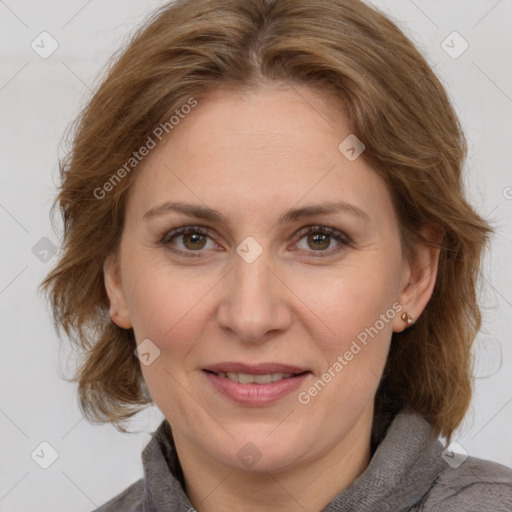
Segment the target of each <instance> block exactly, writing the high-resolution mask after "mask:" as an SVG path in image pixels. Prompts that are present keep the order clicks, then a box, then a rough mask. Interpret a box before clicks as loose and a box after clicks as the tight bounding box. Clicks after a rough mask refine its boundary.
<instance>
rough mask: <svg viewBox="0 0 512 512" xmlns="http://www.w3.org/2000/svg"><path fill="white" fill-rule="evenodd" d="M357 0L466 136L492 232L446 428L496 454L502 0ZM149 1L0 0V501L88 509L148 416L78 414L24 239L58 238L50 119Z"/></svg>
mask: <svg viewBox="0 0 512 512" xmlns="http://www.w3.org/2000/svg"><path fill="white" fill-rule="evenodd" d="M372 3H374V4H375V5H376V6H378V7H380V8H381V9H383V10H384V11H385V12H387V13H388V14H389V15H391V16H392V17H393V18H394V19H395V20H396V21H398V22H399V24H400V26H401V27H402V28H403V29H404V30H405V31H406V33H407V34H408V35H409V36H410V37H411V38H413V40H415V41H416V43H417V44H418V45H419V47H420V49H421V50H422V51H423V53H424V54H425V55H426V56H427V58H428V60H429V62H430V63H431V65H432V66H435V72H436V73H437V74H438V76H439V77H440V78H441V80H442V81H443V83H444V84H445V85H446V87H447V89H448V91H449V94H450V96H451V98H452V100H453V102H454V104H455V107H456V109H457V112H458V114H459V116H460V118H461V121H462V123H463V126H464V128H465V131H466V134H467V136H468V139H469V158H468V161H467V172H468V174H467V180H466V183H467V190H468V194H469V197H470V200H471V201H472V203H473V204H474V206H475V208H476V209H477V210H478V211H479V212H480V213H481V214H482V215H483V216H484V217H486V218H488V219H490V220H491V221H492V222H493V223H494V225H495V226H496V227H497V229H498V233H497V235H496V236H495V238H494V241H493V244H492V247H491V249H490V252H489V254H488V256H487V257H486V260H485V268H486V273H485V281H484V284H485V287H484V288H483V290H482V294H481V303H482V306H483V308H484V310H483V314H484V324H483V327H482V331H481V334H480V335H479V336H478V338H477V341H476V344H475V353H476V356H477V359H478V364H477V369H476V373H477V376H478V379H477V380H476V383H475V396H474V400H473V404H472V407H471V409H470V412H469V413H468V416H467V417H466V420H465V421H464V423H463V425H462V426H461V428H460V429H459V431H458V433H457V436H456V440H457V441H458V442H459V444H460V445H461V446H463V447H464V448H465V449H466V450H467V451H468V452H469V453H470V455H473V456H477V457H482V458H487V459H492V460H495V461H497V462H501V463H503V464H506V465H508V466H512V440H511V439H512V434H511V430H510V425H512V357H511V355H512V341H511V335H510V327H511V325H512V322H511V319H512V292H511V290H512V272H511V267H510V264H509V263H510V261H511V260H512V243H511V242H512V173H511V172H510V148H511V147H512V140H511V134H512V126H511V124H512V73H511V64H510V62H511V59H510V55H512V35H511V32H512V31H511V30H510V21H511V20H512V2H511V1H510V0H499V1H498V0H480V1H476V0H473V1H467V0H457V1H455V0H452V1H450V2H447V1H445V0H429V1H427V0H415V1H412V0H399V1H391V0H388V1H382V0H374V1H373V2H372ZM161 4H162V2H159V1H156V0H153V1H150V0H145V1H140V0H139V1H135V0H129V1H128V0H123V1H121V0H115V1H114V0H104V1H101V2H100V1H98V0H90V1H85V0H73V1H70V0H68V1H64V0H61V1H58V0H47V1H45V2H37V1H35V0H31V1H23V0H19V1H16V0H6V1H0V42H1V50H0V51H1V59H2V65H1V69H0V109H1V118H0V119H1V122H0V126H1V137H0V140H1V148H0V162H1V179H0V233H1V253H0V254H1V265H0V313H1V322H2V339H1V347H2V350H1V357H0V393H1V394H0V432H1V438H0V464H1V466H0V511H10V512H16V511H52V512H58V511H67V512H69V511H88V510H92V509H94V508H95V507H96V506H99V505H100V504H102V503H104V502H105V501H107V500H108V499H110V498H112V497H113V496H114V495H115V494H117V493H119V492H120V491H121V490H123V489H125V488H126V487H127V486H128V485H129V484H131V483H132V482H134V481H135V480H137V479H138V478H140V477H141V476H142V465H141V461H140V454H141V451H142V449H143V448H144V446H145V445H146V443H147V442H148V440H149V437H150V432H151V431H152V430H154V429H155V428H156V427H157V425H158V424H159V423H160V421H161V419H162V415H161V413H160V412H159V411H158V410H157V409H156V408H155V407H153V408H150V409H148V410H147V411H145V412H143V413H140V414H139V415H137V416H136V417H135V418H134V421H133V422H132V430H138V431H139V432H140V433H138V434H121V433H119V432H118V431H117V430H115V429H114V428H113V427H112V426H110V425H105V426H94V425H91V424H89V423H88V422H87V421H86V420H84V419H83V418H82V415H81V413H80V411H79V409H78V406H77V402H76V389H75V387H74V385H72V384H69V383H67V382H66V381H64V380H63V379H61V377H60V376H59V372H58V363H59V358H60V360H61V365H60V366H61V370H60V371H61V374H62V372H64V373H65V374H66V371H67V368H68V366H69V364H68V363H66V354H67V352H66V350H65V347H66V341H64V342H63V343H62V346H63V347H64V349H63V350H62V351H61V353H60V356H59V341H58V338H57V336H56V334H55V332H54V330H53V327H52V321H51V318H50V315H49V309H48V307H47V306H46V304H45V303H44V301H43V299H42V297H41V296H39V295H38V294H37V292H36V288H37V286H38V284H39V283H40V281H41V280H42V279H43V277H44V276H45V274H46V273H47V272H48V270H49V268H51V265H52V264H54V263H55V258H52V259H50V260H49V261H47V262H42V261H40V259H39V258H37V257H36V255H34V253H33V252H32V248H33V247H34V245H36V244H37V243H38V242H39V241H40V240H41V239H42V238H44V237H47V238H48V239H50V240H51V241H52V242H53V243H54V244H55V245H56V246H58V245H59V233H54V232H53V231H52V227H51V224H50V219H49V208H50V204H51V201H52V199H53V197H54V194H55V186H56V184H57V181H58V180H57V177H58V166H57V158H58V155H59V154H61V155H62V151H63V147H65V146H63V134H64V133H65V129H66V127H67V126H68V124H69V123H70V122H71V121H72V120H73V119H74V118H75V116H76V115H77V114H78V112H79V110H80V108H81V106H82V105H83V104H84V101H85V100H86V99H87V98H88V97H89V94H90V90H91V89H93V88H94V87H95V85H96V84H97V76H98V73H99V72H100V70H102V68H103V66H104V65H105V63H106V61H107V59H108V58H109V56H110V55H111V54H112V53H113V52H114V51H115V50H117V49H118V48H119V46H120V45H121V44H122V42H123V41H124V40H125V38H126V36H127V34H128V33H129V31H130V30H132V29H133V28H134V27H135V26H137V25H138V24H139V23H140V22H141V21H142V20H143V19H144V18H145V16H147V15H148V13H150V12H151V10H152V9H153V8H154V7H156V6H158V5H161ZM42 31H47V32H49V33H50V34H51V35H52V37H53V38H55V40H56V41H57V42H58V45H59V47H58V49H57V50H56V51H55V53H53V54H52V55H51V56H50V57H49V58H47V59H43V58H41V57H40V56H39V55H38V54H36V53H35V51H33V50H32V48H31V42H32V41H33V40H34V39H35V38H36V37H37V36H38V35H39V34H40V33H41V32H42ZM453 31H457V32H459V33H460V34H461V35H462V37H463V38H464V39H465V40H466V41H467V42H468V44H469V47H468V49H467V50H466V51H465V52H464V53H463V54H462V55H461V56H460V57H458V58H456V59H454V58H452V57H450V56H449V55H448V54H447V53H445V51H444V50H443V49H442V47H441V44H442V42H443V41H444V40H445V39H446V38H447V36H448V35H449V34H451V33H452V32H453ZM448 41H449V40H448ZM454 44H455V43H454ZM456 44H459V43H456ZM39 243H41V242H39ZM67 375H69V372H68V373H67ZM484 377H486V378H484ZM42 441H46V442H48V443H50V444H51V445H52V446H53V447H54V449H55V450H56V451H57V452H58V458H57V460H56V461H55V462H54V463H53V464H52V465H51V466H50V467H49V468H48V469H42V468H40V467H39V466H38V465H37V464H36V463H35V462H34V461H33V460H32V458H31V456H30V454H31V452H32V451H33V450H34V449H35V448H36V447H37V446H38V445H39V444H40V443H41V442H42Z"/></svg>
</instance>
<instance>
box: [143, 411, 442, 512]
mask: <svg viewBox="0 0 512 512" xmlns="http://www.w3.org/2000/svg"><path fill="white" fill-rule="evenodd" d="M374 430H375V429H374ZM381 431H382V432H381V434H382V436H384V437H383V439H377V440H376V443H378V445H377V446H376V449H375V451H374V453H373V454H372V458H371V460H370V463H369V465H368V467H367V468H366V469H365V470H364V471H363V473H361V475H359V477H357V478H356V480H354V482H353V483H352V484H351V485H350V486H349V487H348V488H346V489H344V490H343V491H341V492H340V493H339V494H338V495H337V496H336V497H335V498H334V499H333V500H332V501H331V502H330V503H329V505H327V507H326V508H324V512H352V511H356V510H357V511H358V512H386V511H390V512H391V511H393V512H397V511H399V510H408V509H409V508H410V507H411V506H412V505H413V504H415V503H417V502H418V501H420V500H421V498H422V496H424V495H425V494H426V493H427V492H428V490H429V489H430V487H431V485H432V483H433V481H434V480H435V478H436V476H437V475H438V474H439V473H440V471H441V470H442V469H443V467H444V466H445V463H444V461H443V459H442V458H441V452H442V451H443V449H444V447H443V445H442V444H441V442H440V441H438V440H437V439H436V438H435V437H434V436H433V434H432V431H431V427H430V425H429V424H428V422H427V421H426V420H425V419H424V418H423V417H422V416H420V415H418V414H416V413H412V412H406V411H402V412H400V413H398V414H397V415H396V416H395V417H394V419H393V420H392V421H391V423H390V425H389V427H388V428H387V429H384V430H382V429H381ZM379 441H380V442H379ZM142 462H143V467H144V498H143V511H144V512H173V511H188V510H190V511H193V510H194V508H193V507H192V504H191V503H190V501H189V499H188V497H187V495H186V494H185V491H184V482H183V475H182V472H181V466H180V464H179V460H178V457H177V454H176V449H175V446H174V442H173V439H172V433H171V430H170V427H169V424H168V422H167V420H164V421H162V423H161V424H160V426H159V427H158V429H157V430H156V431H155V432H154V434H153V436H152V438H151V440H150V442H149V443H148V445H147V446H146V448H145V449H144V451H143V453H142Z"/></svg>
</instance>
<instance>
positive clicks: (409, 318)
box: [400, 313, 413, 325]
mask: <svg viewBox="0 0 512 512" xmlns="http://www.w3.org/2000/svg"><path fill="white" fill-rule="evenodd" d="M400 318H401V319H402V320H403V321H404V322H407V325H411V324H412V323H413V318H412V316H411V315H409V314H408V313H402V316H401V317H400Z"/></svg>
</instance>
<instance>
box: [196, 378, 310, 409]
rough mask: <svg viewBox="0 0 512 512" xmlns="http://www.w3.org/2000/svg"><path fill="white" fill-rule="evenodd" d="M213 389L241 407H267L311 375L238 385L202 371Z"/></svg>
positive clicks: (293, 389) (296, 387)
mask: <svg viewBox="0 0 512 512" xmlns="http://www.w3.org/2000/svg"><path fill="white" fill-rule="evenodd" d="M203 373H204V374H205V375H206V378H207V379H208V380H209V381H210V382H211V384H212V385H213V387H214V388H215V389H216V390H217V391H219V392H220V393H222V394H223V395H224V396H226V397H228V398H230V399H231V400H233V401H234V402H236V403H239V404H243V405H267V404H270V403H272V402H276V401H277V400H279V399H281V398H283V397H284V396H286V395H288V394H289V393H291V392H292V391H295V390H296V389H298V388H299V387H300V385H301V384H302V383H303V382H304V380H305V379H306V378H307V377H308V376H309V375H311V374H310V372H307V373H302V374H300V375H297V376H296V377H289V378H288V379H281V380H278V381H277V382H271V383H270V384H240V383H239V382H233V381H232V380H229V379H228V378H226V377H218V376H217V375H215V374H214V373H210V372H207V371H203Z"/></svg>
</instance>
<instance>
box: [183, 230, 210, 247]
mask: <svg viewBox="0 0 512 512" xmlns="http://www.w3.org/2000/svg"><path fill="white" fill-rule="evenodd" d="M181 236H182V240H183V245H184V246H185V247H186V248H187V249H190V250H192V251H193V250H197V249H202V248H203V247H204V246H205V245H206V235H203V234H200V233H184V234H183V235H181Z"/></svg>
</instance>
